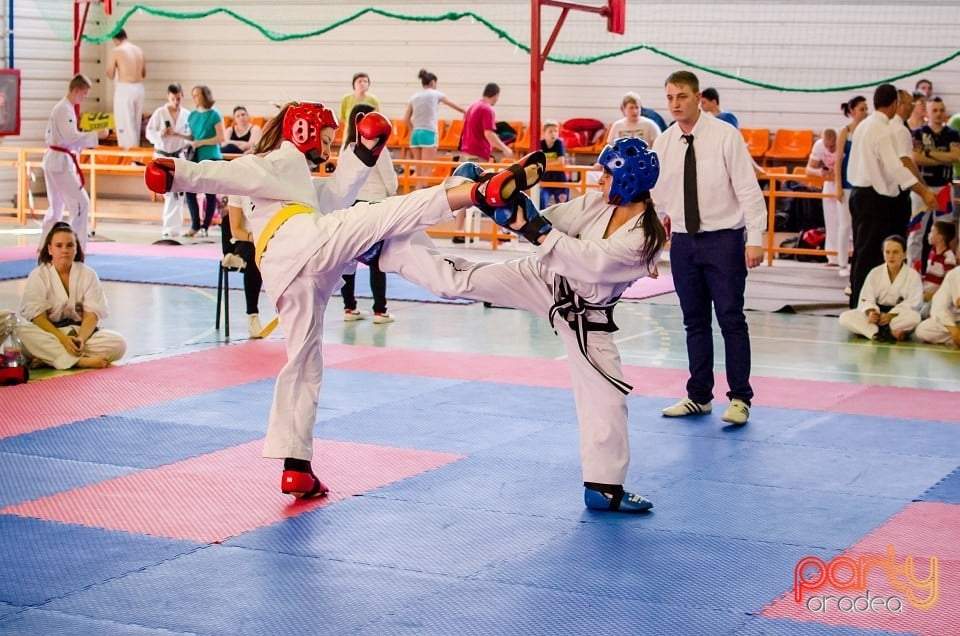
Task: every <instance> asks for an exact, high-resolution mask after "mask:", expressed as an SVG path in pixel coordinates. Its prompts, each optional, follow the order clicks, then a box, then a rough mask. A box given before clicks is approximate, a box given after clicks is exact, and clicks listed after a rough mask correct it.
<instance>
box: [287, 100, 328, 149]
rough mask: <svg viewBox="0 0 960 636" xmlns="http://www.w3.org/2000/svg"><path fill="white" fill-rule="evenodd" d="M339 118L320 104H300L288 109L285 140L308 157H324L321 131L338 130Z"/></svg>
mask: <svg viewBox="0 0 960 636" xmlns="http://www.w3.org/2000/svg"><path fill="white" fill-rule="evenodd" d="M338 127H339V126H338V124H337V116H336V115H334V114H333V111H332V110H330V109H329V108H327V107H326V106H324V105H323V104H321V103H320V102H300V103H299V104H295V105H292V106H288V107H287V112H286V114H285V115H284V116H283V132H282V134H283V138H284V139H286V140H287V141H289V142H291V143H293V145H294V146H296V147H297V149H298V150H299V151H300V152H302V153H303V154H305V155H307V157H311V156H312V155H317V156H323V142H322V141H321V140H320V131H321V130H323V129H324V128H333V129H336V128H338Z"/></svg>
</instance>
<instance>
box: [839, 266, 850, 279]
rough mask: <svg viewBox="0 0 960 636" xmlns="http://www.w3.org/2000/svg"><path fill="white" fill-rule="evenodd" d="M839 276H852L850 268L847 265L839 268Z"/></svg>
mask: <svg viewBox="0 0 960 636" xmlns="http://www.w3.org/2000/svg"><path fill="white" fill-rule="evenodd" d="M837 276H839V277H840V278H850V270H849V269H848V268H846V267H841V268H840V269H839V270H837Z"/></svg>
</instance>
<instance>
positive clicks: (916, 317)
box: [840, 309, 920, 338]
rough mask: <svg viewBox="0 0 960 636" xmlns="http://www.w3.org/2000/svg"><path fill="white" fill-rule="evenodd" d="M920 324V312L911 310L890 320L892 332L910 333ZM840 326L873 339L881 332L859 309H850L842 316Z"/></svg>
mask: <svg viewBox="0 0 960 636" xmlns="http://www.w3.org/2000/svg"><path fill="white" fill-rule="evenodd" d="M919 324H920V312H919V311H914V310H912V309H911V310H909V311H906V312H904V313H901V314H898V315H896V316H894V317H893V319H892V320H890V331H905V332H907V333H910V332H911V331H913V330H914V329H916V328H917V325H919ZM840 326H841V327H843V328H844V329H846V330H847V331H850V332H852V333H855V334H858V335H860V336H864V337H865V338H873V337H874V336H875V335H877V332H878V331H880V327H879V326H877V324H876V323H873V322H870V321H869V320H867V314H866V313H865V312H863V311H860V310H859V309H848V310H847V311H845V312H843V313H842V314H840Z"/></svg>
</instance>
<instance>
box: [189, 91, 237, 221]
mask: <svg viewBox="0 0 960 636" xmlns="http://www.w3.org/2000/svg"><path fill="white" fill-rule="evenodd" d="M190 95H191V96H192V97H193V103H194V105H195V106H196V108H195V109H194V110H193V112H191V113H190V116H189V117H188V118H187V125H188V126H189V127H190V131H191V133H192V134H193V141H191V142H190V147H191V148H192V149H193V151H194V154H193V161H196V162H200V161H203V160H205V159H209V160H213V161H220V160H221V159H223V154H221V152H220V144H222V143H224V142H225V141H226V139H225V138H224V134H223V117H221V116H220V113H218V112H217V111H216V110H214V108H213V105H214V103H215V102H214V99H213V93H211V92H210V87H209V86H194V87H193V90H192V91H191V92H190ZM186 199H187V208H188V209H189V210H190V230H189V231H187V232H184V234H183V235H184V236H206V235H207V230H209V229H210V221H212V220H213V213H214V211H216V209H217V195H216V193H215V192H208V193H205V194H204V200H205V201H204V206H203V225H202V226H201V224H200V207H199V206H198V205H197V195H196V194H195V193H193V192H187V194H186Z"/></svg>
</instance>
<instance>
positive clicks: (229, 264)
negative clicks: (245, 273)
mask: <svg viewBox="0 0 960 636" xmlns="http://www.w3.org/2000/svg"><path fill="white" fill-rule="evenodd" d="M220 264H221V265H223V266H224V267H226V268H227V269H243V268H244V267H246V266H247V261H245V260H243V257H242V256H240V255H239V254H234V253H233V252H231V253H229V254H224V256H223V259H222V260H221V261H220ZM250 315H251V316H252V315H253V314H250Z"/></svg>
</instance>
